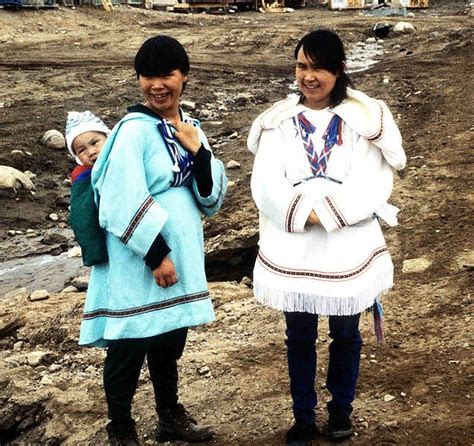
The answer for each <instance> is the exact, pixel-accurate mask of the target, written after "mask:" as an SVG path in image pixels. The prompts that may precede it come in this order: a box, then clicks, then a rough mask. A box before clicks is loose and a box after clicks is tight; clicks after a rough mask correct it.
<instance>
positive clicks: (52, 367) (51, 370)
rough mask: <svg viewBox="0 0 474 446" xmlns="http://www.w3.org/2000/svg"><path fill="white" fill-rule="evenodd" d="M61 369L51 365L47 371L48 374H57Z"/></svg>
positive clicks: (58, 366)
mask: <svg viewBox="0 0 474 446" xmlns="http://www.w3.org/2000/svg"><path fill="white" fill-rule="evenodd" d="M61 369H62V367H61V366H60V365H59V364H51V365H50V366H49V367H48V370H49V372H50V373H54V372H57V371H58V370H61Z"/></svg>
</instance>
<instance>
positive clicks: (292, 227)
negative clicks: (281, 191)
mask: <svg viewBox="0 0 474 446" xmlns="http://www.w3.org/2000/svg"><path fill="white" fill-rule="evenodd" d="M313 205H314V201H313V200H312V199H310V198H308V197H306V196H304V195H303V194H296V195H295V196H294V197H293V200H291V202H290V206H289V207H288V212H287V215H286V222H285V229H286V231H287V232H305V231H306V230H305V226H306V222H307V220H308V217H309V214H310V213H311V211H312V209H313Z"/></svg>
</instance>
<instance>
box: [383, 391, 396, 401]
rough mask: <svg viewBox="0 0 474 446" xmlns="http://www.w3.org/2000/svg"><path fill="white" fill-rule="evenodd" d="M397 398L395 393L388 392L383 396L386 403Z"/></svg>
mask: <svg viewBox="0 0 474 446" xmlns="http://www.w3.org/2000/svg"><path fill="white" fill-rule="evenodd" d="M394 399H395V397H394V396H393V395H390V394H388V393H387V394H386V395H384V397H383V400H384V401H385V402H386V403H389V402H390V401H393V400H394Z"/></svg>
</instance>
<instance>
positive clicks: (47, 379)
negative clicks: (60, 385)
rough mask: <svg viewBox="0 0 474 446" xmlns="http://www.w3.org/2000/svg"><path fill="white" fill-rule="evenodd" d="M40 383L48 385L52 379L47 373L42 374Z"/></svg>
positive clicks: (51, 382)
mask: <svg viewBox="0 0 474 446" xmlns="http://www.w3.org/2000/svg"><path fill="white" fill-rule="evenodd" d="M40 384H43V385H46V386H50V385H51V384H53V380H52V379H51V378H50V377H49V376H48V375H44V376H43V377H42V378H41V380H40Z"/></svg>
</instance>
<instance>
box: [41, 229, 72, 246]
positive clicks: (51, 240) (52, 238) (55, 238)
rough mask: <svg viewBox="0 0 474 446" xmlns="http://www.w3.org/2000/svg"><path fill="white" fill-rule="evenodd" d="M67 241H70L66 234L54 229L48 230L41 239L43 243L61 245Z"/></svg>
mask: <svg viewBox="0 0 474 446" xmlns="http://www.w3.org/2000/svg"><path fill="white" fill-rule="evenodd" d="M67 242H69V239H68V238H67V237H66V236H65V235H63V234H60V233H59V232H55V231H54V230H49V231H48V232H46V234H45V236H44V237H43V238H42V239H41V243H43V245H61V244H63V243H67Z"/></svg>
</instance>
